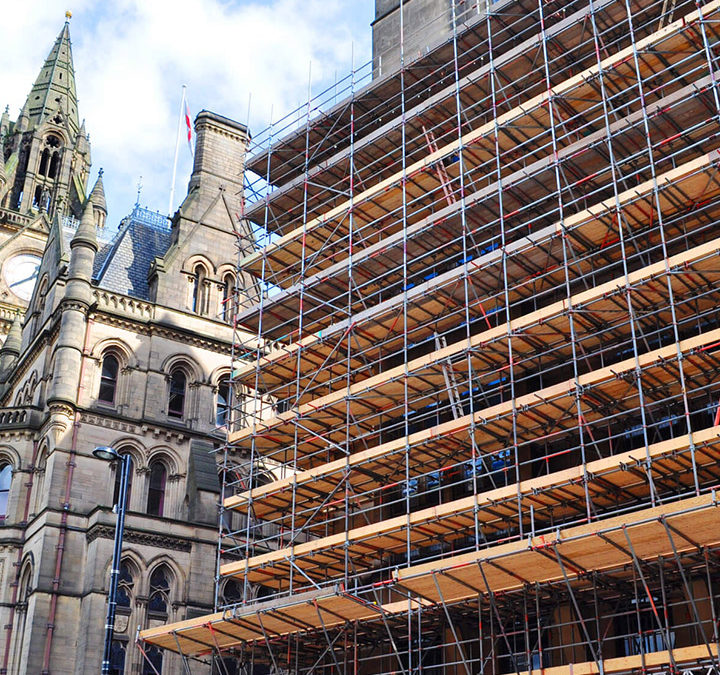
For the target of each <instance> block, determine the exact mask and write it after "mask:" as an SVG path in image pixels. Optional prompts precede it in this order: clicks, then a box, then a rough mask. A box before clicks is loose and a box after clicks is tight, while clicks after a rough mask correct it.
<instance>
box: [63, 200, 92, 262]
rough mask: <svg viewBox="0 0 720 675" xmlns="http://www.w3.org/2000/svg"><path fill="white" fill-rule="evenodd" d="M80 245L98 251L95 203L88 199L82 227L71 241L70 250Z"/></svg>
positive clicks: (80, 226) (79, 227) (81, 221)
mask: <svg viewBox="0 0 720 675" xmlns="http://www.w3.org/2000/svg"><path fill="white" fill-rule="evenodd" d="M79 244H86V245H88V246H90V247H92V248H94V249H95V251H96V252H97V250H98V241H97V228H96V227H95V217H94V215H93V203H92V200H90V199H88V200H87V201H86V202H85V208H84V210H83V214H82V218H81V219H80V225H78V228H77V230H76V231H75V235H74V236H73V238H72V240H71V241H70V248H75V246H77V245H79Z"/></svg>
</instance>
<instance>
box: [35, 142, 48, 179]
mask: <svg viewBox="0 0 720 675" xmlns="http://www.w3.org/2000/svg"><path fill="white" fill-rule="evenodd" d="M49 162H50V150H48V149H47V148H45V149H44V150H43V151H42V154H41V155H40V168H39V169H38V173H39V174H40V175H41V176H47V172H48V164H49Z"/></svg>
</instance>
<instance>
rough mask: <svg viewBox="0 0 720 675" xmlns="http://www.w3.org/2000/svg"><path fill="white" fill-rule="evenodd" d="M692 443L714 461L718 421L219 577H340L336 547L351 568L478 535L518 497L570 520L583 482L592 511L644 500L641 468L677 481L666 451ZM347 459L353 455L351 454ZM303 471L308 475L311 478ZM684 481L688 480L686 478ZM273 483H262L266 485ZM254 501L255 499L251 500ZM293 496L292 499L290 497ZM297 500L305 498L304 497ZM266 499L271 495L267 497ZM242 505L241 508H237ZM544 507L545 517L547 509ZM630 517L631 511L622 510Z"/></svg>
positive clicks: (700, 461)
mask: <svg viewBox="0 0 720 675" xmlns="http://www.w3.org/2000/svg"><path fill="white" fill-rule="evenodd" d="M693 446H694V447H695V452H696V456H695V461H696V464H697V465H708V466H714V465H715V464H716V463H717V462H718V461H720V427H711V428H709V429H704V430H702V431H697V432H695V433H692V434H690V435H689V436H688V435H687V434H685V435H683V436H680V437H678V438H673V439H670V440H667V441H662V442H660V443H656V444H654V445H651V446H650V447H649V448H648V449H647V452H644V451H643V450H642V449H636V450H631V451H628V452H625V453H622V454H619V455H614V456H612V457H607V458H603V459H599V460H595V461H593V462H589V463H588V464H587V465H585V466H582V465H581V466H576V467H573V468H571V469H565V470H563V471H558V472H555V473H553V474H549V475H547V476H540V477H538V478H533V479H530V480H526V481H520V482H518V483H517V484H516V485H510V486H506V487H501V488H496V489H494V490H490V491H487V492H482V493H480V494H478V495H477V496H470V497H465V498H463V499H459V500H456V501H452V502H448V503H445V504H440V505H438V506H433V507H430V508H425V509H421V510H418V511H415V512H413V513H411V514H410V515H409V516H407V515H402V516H397V517H395V518H391V519H389V520H385V521H382V522H377V523H372V524H370V525H366V526H363V527H358V528H355V529H352V530H350V531H348V532H339V533H338V534H334V535H331V536H328V537H320V538H318V539H313V540H312V541H309V542H305V543H302V544H296V545H293V546H289V547H287V548H282V549H279V550H276V551H271V552H269V553H265V554H262V555H257V556H254V557H252V558H249V559H247V560H240V561H237V562H232V563H227V564H225V565H223V566H221V568H220V574H221V576H238V577H240V578H244V576H245V574H246V573H247V579H248V580H249V581H251V582H253V583H262V584H265V585H269V586H276V585H281V584H282V583H283V582H284V581H285V579H284V578H285V577H286V576H287V573H288V571H289V569H290V562H289V561H290V560H292V561H294V564H295V565H296V566H298V567H300V568H302V569H303V570H304V571H305V573H306V574H308V575H309V576H311V577H313V578H325V579H331V578H332V577H333V576H342V575H343V572H344V570H343V569H342V566H340V567H338V560H339V559H340V562H342V555H341V556H338V555H337V553H338V552H341V553H342V551H343V550H344V549H345V548H347V549H349V553H350V555H351V557H352V558H353V560H354V561H355V562H354V566H355V568H356V570H357V569H361V568H367V567H372V566H373V563H374V562H375V561H376V560H377V559H378V558H382V557H383V556H386V555H389V554H391V553H393V552H402V551H403V550H404V548H405V547H406V546H407V545H408V542H410V543H411V544H412V545H413V547H417V546H420V545H422V544H423V542H425V543H430V542H431V541H432V540H434V539H440V540H442V541H445V542H452V541H453V539H456V538H460V537H462V536H465V535H467V533H468V532H470V533H472V528H473V527H474V526H475V522H476V521H477V524H478V526H479V527H480V528H481V531H482V532H483V533H484V535H486V536H487V535H489V534H491V533H492V532H493V531H494V530H498V531H501V530H504V529H506V528H508V527H509V526H510V524H511V523H514V524H515V526H516V527H517V526H518V521H519V515H518V501H520V502H523V501H525V505H524V508H523V512H522V519H523V522H527V521H529V520H530V506H531V504H532V505H533V519H534V521H537V523H538V525H537V529H538V530H540V529H542V528H541V527H540V524H542V523H544V522H545V520H546V519H548V521H547V522H554V523H559V522H561V521H562V519H563V518H564V517H568V516H569V517H571V518H572V517H574V518H575V519H577V518H578V517H580V519H581V520H583V519H584V518H582V515H583V514H584V513H585V490H586V489H588V491H589V493H590V495H591V497H592V501H593V506H594V509H595V510H600V509H605V508H608V509H613V508H615V509H617V508H618V504H617V495H618V494H622V495H623V496H624V498H625V499H626V500H627V501H628V502H629V503H632V502H633V501H634V500H645V501H646V502H647V501H649V499H650V497H649V491H650V488H649V484H648V480H647V477H646V476H645V475H644V472H645V469H646V468H650V469H651V470H652V467H653V465H654V464H656V463H660V462H661V461H662V460H665V461H667V462H669V463H670V465H671V466H663V467H662V470H661V474H660V475H662V471H665V472H667V473H668V474H670V475H676V476H677V478H678V479H679V480H681V474H682V471H681V467H682V463H680V462H678V463H677V464H676V465H674V466H672V464H673V458H675V457H676V455H677V454H679V453H683V452H685V451H687V450H689V449H690V448H691V447H693ZM353 459H355V458H353ZM334 464H341V465H344V466H345V467H346V468H347V469H348V470H352V468H353V465H354V463H351V462H350V461H348V462H346V463H342V460H341V461H340V462H337V463H334ZM632 466H641V467H642V472H640V473H639V474H638V473H636V472H633V471H628V467H632ZM318 469H319V470H313V471H308V472H304V473H303V474H300V475H297V476H296V477H295V478H294V481H295V483H296V484H299V483H301V482H303V483H308V482H310V481H312V480H313V478H314V479H315V480H316V481H322V480H323V475H327V470H328V466H327V465H326V466H325V467H319V468H318ZM311 476H312V477H313V478H311ZM688 481H689V483H688ZM685 483H686V488H687V489H689V490H691V491H692V490H693V486H692V472H690V473H689V475H687V476H686V477H685ZM280 485H283V486H284V487H285V489H286V490H288V491H290V492H291V491H292V488H293V479H285V480H284V481H278V482H276V483H274V484H273V485H268V486H264V487H263V488H261V489H260V490H258V491H256V492H258V493H259V494H257V495H256V496H254V500H253V503H252V504H253V505H254V504H257V505H258V506H259V507H260V508H259V510H258V511H255V510H254V509H253V510H252V511H251V512H252V513H253V514H254V515H255V517H266V515H267V514H266V513H265V511H266V509H264V508H263V506H264V505H265V504H266V503H267V500H268V498H269V497H272V494H273V493H274V492H278V491H279V489H281V488H279V486H280ZM273 487H274V489H269V488H273ZM255 500H260V501H259V502H258V501H255ZM297 501H298V500H297V499H296V502H297ZM299 501H302V502H303V505H304V506H306V504H305V499H304V498H301V499H300V500H299ZM271 503H272V502H271ZM224 504H225V507H226V508H233V507H245V508H248V507H250V506H251V503H250V502H249V499H248V495H247V494H244V495H237V496H234V497H228V498H227V499H225V502H224ZM245 508H243V509H242V510H245ZM546 511H551V512H552V521H551V520H549V516H548V513H546ZM628 517H629V518H632V516H628Z"/></svg>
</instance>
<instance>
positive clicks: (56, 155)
mask: <svg viewBox="0 0 720 675" xmlns="http://www.w3.org/2000/svg"><path fill="white" fill-rule="evenodd" d="M59 167H60V152H59V151H58V150H56V151H55V152H53V154H52V157H51V158H50V169H49V170H48V178H57V174H58V168H59Z"/></svg>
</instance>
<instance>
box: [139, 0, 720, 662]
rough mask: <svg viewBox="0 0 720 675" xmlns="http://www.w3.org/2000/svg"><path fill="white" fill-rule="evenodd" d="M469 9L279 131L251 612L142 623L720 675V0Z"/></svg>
mask: <svg viewBox="0 0 720 675" xmlns="http://www.w3.org/2000/svg"><path fill="white" fill-rule="evenodd" d="M449 6H450V9H451V16H450V21H449V23H448V24H447V25H448V26H449V29H444V30H440V29H438V31H437V34H438V36H439V37H438V39H437V40H436V42H435V43H434V44H433V45H431V47H430V48H428V49H427V50H426V51H424V52H423V53H421V54H407V53H405V50H404V45H405V43H406V37H407V36H406V34H405V28H404V24H403V17H404V3H403V2H400V68H399V69H398V70H397V71H396V72H392V73H385V74H382V68H380V67H379V64H378V61H377V59H376V62H375V63H370V64H367V65H365V66H363V67H361V68H358V69H356V70H354V71H353V72H352V73H351V74H350V75H349V76H348V78H346V79H345V80H342V81H340V82H338V83H336V84H335V86H334V87H332V88H331V89H329V90H327V91H325V92H323V93H322V94H320V95H318V96H316V97H314V98H312V99H310V100H309V101H308V103H307V104H306V105H305V106H303V108H302V110H299V111H297V112H296V113H294V114H293V115H291V116H289V117H288V118H287V119H285V120H282V121H280V122H278V123H276V124H274V125H272V126H271V127H269V128H268V129H267V130H266V131H264V132H262V133H260V134H258V135H257V136H256V137H255V138H254V140H253V146H252V148H251V153H250V155H249V158H248V160H247V163H246V173H247V175H246V185H247V187H246V193H245V206H244V209H245V211H244V214H242V215H243V217H244V218H246V219H247V220H248V221H249V222H250V223H252V224H253V227H254V228H255V239H256V242H257V246H256V247H255V250H252V251H248V250H245V249H244V248H241V250H240V255H239V258H240V261H239V266H238V271H239V274H238V278H239V279H240V283H241V284H242V283H243V281H242V280H243V279H246V280H253V283H248V284H247V286H248V287H249V288H251V289H254V292H255V296H254V297H252V298H250V300H249V301H247V302H245V301H243V302H242V303H238V305H237V311H236V314H235V319H234V321H235V327H236V331H235V334H236V340H235V345H234V347H233V372H232V386H233V391H234V396H235V411H234V416H233V419H232V420H231V422H230V423H229V425H228V427H229V433H228V444H227V445H226V446H225V447H224V448H222V449H221V450H220V453H221V458H222V463H223V494H222V508H221V518H220V521H221V526H220V543H219V549H218V567H217V579H216V582H217V589H218V591H217V596H216V597H217V602H216V610H217V611H216V612H215V613H214V614H212V615H209V616H202V617H198V618H193V619H188V620H187V621H184V622H181V623H177V624H172V625H169V626H162V627H159V628H153V629H149V630H146V631H143V632H142V633H141V635H140V637H141V644H142V643H143V642H145V643H149V644H154V645H157V646H160V647H163V648H165V649H171V650H173V651H176V652H178V653H180V654H182V655H183V656H184V657H185V666H186V670H187V672H191V669H192V667H193V664H194V663H195V662H196V661H199V662H201V663H205V664H212V668H213V672H217V673H222V674H223V675H234V674H235V673H292V674H293V675H295V674H297V675H299V674H300V673H303V674H305V673H328V674H330V673H338V674H339V673H352V674H353V675H360V674H364V673H368V674H371V673H372V674H387V675H389V674H390V673H404V674H407V675H410V674H411V673H427V674H433V675H434V674H439V673H453V674H458V675H460V674H464V675H474V674H475V673H484V674H486V675H501V674H505V673H518V674H525V673H528V674H529V673H532V672H537V671H543V672H546V673H547V674H548V675H596V674H597V675H602V674H604V673H618V674H621V675H622V674H628V675H629V674H630V673H640V672H642V673H643V674H644V673H673V674H674V673H690V674H692V673H695V674H697V675H701V674H702V675H707V674H709V673H714V674H715V675H717V673H718V671H719V670H720V661H719V660H718V659H719V654H720V651H719V647H720V614H719V612H720V511H718V507H719V506H720V501H719V499H718V495H717V494H716V488H717V487H718V485H719V484H720V463H719V461H718V460H720V316H719V314H718V306H720V259H719V257H718V256H719V255H720V237H719V236H718V235H720V231H718V228H717V226H716V223H717V222H718V220H719V219H720V177H719V175H718V170H719V169H720V90H719V82H720V63H718V58H719V57H720V0H713V1H710V2H700V1H699V0H697V1H692V2H690V1H686V2H683V1H681V0H574V1H573V0H570V1H564V2H558V1H555V0H500V1H499V2H489V0H482V1H481V2H480V1H477V0H473V1H472V2H471V1H470V0H450V3H449ZM443 25H444V24H443ZM423 29H424V30H427V27H426V26H425V27H423ZM410 42H411V43H413V44H414V42H413V41H412V40H411V41H410ZM373 75H374V79H373ZM244 243H246V242H244ZM245 295H247V291H245ZM203 667H206V666H203Z"/></svg>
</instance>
